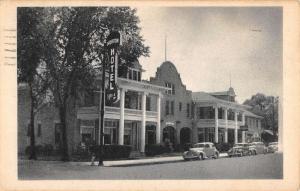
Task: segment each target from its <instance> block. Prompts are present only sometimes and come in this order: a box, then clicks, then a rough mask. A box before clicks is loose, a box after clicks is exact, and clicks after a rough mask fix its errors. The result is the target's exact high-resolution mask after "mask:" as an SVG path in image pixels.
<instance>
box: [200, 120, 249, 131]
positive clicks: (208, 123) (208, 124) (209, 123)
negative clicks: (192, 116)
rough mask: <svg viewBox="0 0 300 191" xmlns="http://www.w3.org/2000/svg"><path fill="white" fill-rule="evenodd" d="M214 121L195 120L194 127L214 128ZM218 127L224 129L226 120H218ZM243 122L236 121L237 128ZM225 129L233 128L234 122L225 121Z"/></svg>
mask: <svg viewBox="0 0 300 191" xmlns="http://www.w3.org/2000/svg"><path fill="white" fill-rule="evenodd" d="M215 124H216V120H215V119H197V121H196V125H197V126H198V127H215ZM218 124H219V127H221V128H225V127H226V120H225V119H218ZM242 125H243V122H242V121H238V127H240V126H242ZM227 127H228V128H229V129H234V128H235V121H234V120H227Z"/></svg>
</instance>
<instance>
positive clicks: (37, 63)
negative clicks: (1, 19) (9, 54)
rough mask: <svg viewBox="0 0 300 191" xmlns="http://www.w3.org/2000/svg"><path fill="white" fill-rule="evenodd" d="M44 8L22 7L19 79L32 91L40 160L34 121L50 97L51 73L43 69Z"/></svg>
mask: <svg viewBox="0 0 300 191" xmlns="http://www.w3.org/2000/svg"><path fill="white" fill-rule="evenodd" d="M42 15H43V9H42V8H18V16H17V22H18V30H17V33H18V45H17V46H18V49H17V50H18V52H17V61H18V65H17V69H18V72H17V74H18V83H20V82H25V83H27V84H28V87H29V95H30V100H31V102H30V148H31V149H30V155H29V159H34V160H36V151H35V133H34V121H35V115H36V113H37V112H38V111H39V109H41V108H42V107H43V106H44V104H45V101H46V92H47V86H48V83H47V82H46V81H45V79H47V77H46V76H47V73H46V72H44V70H43V69H42V67H43V65H44V63H43V62H42V61H41V59H42V56H43V55H42V50H43V49H44V47H43V43H42V42H43V37H42V36H43V33H42V31H41V30H40V28H41V25H42V20H41V18H42Z"/></svg>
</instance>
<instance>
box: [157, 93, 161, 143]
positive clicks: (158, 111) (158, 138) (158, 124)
mask: <svg viewBox="0 0 300 191" xmlns="http://www.w3.org/2000/svg"><path fill="white" fill-rule="evenodd" d="M160 99H161V98H160V94H158V95H157V124H156V144H160V101H161V100H160Z"/></svg>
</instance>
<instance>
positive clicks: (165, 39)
mask: <svg viewBox="0 0 300 191" xmlns="http://www.w3.org/2000/svg"><path fill="white" fill-rule="evenodd" d="M165 61H167V35H165Z"/></svg>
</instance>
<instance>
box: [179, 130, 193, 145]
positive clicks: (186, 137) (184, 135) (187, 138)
mask: <svg viewBox="0 0 300 191" xmlns="http://www.w3.org/2000/svg"><path fill="white" fill-rule="evenodd" d="M190 142H191V130H190V128H188V127H184V128H182V129H181V130H180V144H182V145H183V144H186V143H190Z"/></svg>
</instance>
